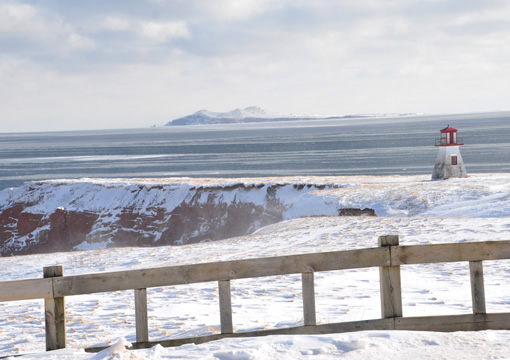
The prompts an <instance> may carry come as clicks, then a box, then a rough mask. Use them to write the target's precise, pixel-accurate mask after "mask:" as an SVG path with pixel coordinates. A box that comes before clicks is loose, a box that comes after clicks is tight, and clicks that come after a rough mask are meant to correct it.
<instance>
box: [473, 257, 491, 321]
mask: <svg viewBox="0 0 510 360" xmlns="http://www.w3.org/2000/svg"><path fill="white" fill-rule="evenodd" d="M469 274H470V279H471V299H472V304H473V314H485V313H487V311H486V309H485V287H484V284H483V265H482V262H481V261H470V262H469Z"/></svg>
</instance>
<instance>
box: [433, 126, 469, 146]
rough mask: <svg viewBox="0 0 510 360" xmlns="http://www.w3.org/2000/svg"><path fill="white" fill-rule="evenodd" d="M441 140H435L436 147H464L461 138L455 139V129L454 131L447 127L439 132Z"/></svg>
mask: <svg viewBox="0 0 510 360" xmlns="http://www.w3.org/2000/svg"><path fill="white" fill-rule="evenodd" d="M440 132H441V138H440V139H436V146H459V145H464V144H463V143H462V138H459V137H457V129H454V128H452V127H450V125H448V126H447V127H445V128H444V129H441V130H440Z"/></svg>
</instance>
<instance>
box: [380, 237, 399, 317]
mask: <svg viewBox="0 0 510 360" xmlns="http://www.w3.org/2000/svg"><path fill="white" fill-rule="evenodd" d="M398 244H399V240H398V235H387V236H379V246H380V247H386V246H390V258H391V246H398ZM379 278H380V284H381V315H382V317H383V318H392V317H401V316H402V288H401V284H400V266H398V265H395V266H381V267H379Z"/></svg>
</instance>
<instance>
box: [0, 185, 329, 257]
mask: <svg viewBox="0 0 510 360" xmlns="http://www.w3.org/2000/svg"><path fill="white" fill-rule="evenodd" d="M296 180H297V179H296ZM334 188H338V185H336V184H333V183H314V182H312V183H302V182H299V181H283V180H275V181H267V182H259V181H256V182H250V181H249V180H239V179H236V180H234V179H221V180H217V179H200V180H196V179H195V180H194V179H172V180H170V179H169V180H165V179H129V180H127V179H115V180H112V179H80V180H52V181H40V182H30V183H26V184H25V185H24V186H21V187H19V188H13V189H6V190H3V191H2V192H0V195H2V196H3V199H2V207H1V208H0V254H1V256H12V255H24V254H35V253H49V252H58V251H71V250H85V249H93V248H104V247H125V246H163V245H184V244H192V243H197V242H203V241H214V240H219V239H225V238H229V237H234V236H240V235H246V234H249V233H252V232H254V231H256V230H257V229H259V228H261V227H263V226H266V225H269V224H273V223H276V222H279V221H282V220H284V219H286V218H289V216H291V217H292V215H290V214H289V213H288V212H289V210H292V209H294V210H296V209H295V207H296V205H297V204H298V203H301V205H299V206H308V205H311V207H310V208H309V209H308V213H309V214H310V215H338V214H339V211H338V209H337V207H336V205H337V204H336V203H334V202H330V203H329V204H328V201H327V200H326V202H324V201H325V199H321V198H320V197H319V198H316V197H314V196H313V195H312V193H313V192H314V191H317V190H324V189H334ZM307 204H308V205H307Z"/></svg>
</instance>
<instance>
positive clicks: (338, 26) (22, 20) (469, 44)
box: [0, 0, 510, 132]
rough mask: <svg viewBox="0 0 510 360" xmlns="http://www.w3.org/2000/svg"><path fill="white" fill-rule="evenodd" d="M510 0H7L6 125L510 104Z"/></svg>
mask: <svg viewBox="0 0 510 360" xmlns="http://www.w3.org/2000/svg"><path fill="white" fill-rule="evenodd" d="M508 19H510V2H508V1H504V0H501V1H498V0H487V1H478V0H364V1H359V0H315V1H308V0H306V1H305V0H215V1H208V0H136V1H135V0H123V1H120V0H118V1H113V0H73V1H65V0H46V1H22V0H19V1H11V0H0V49H1V51H0V120H1V121H0V132H18V131H63V130H81V129H110V128H111V129H113V128H144V127H149V126H152V125H157V126H161V125H164V124H165V123H167V122H168V121H170V120H173V119H175V118H178V117H181V116H185V115H189V114H191V113H194V112H196V111H198V110H201V109H208V110H211V111H219V112H223V111H229V110H232V109H234V108H244V107H247V106H260V107H262V108H265V109H267V110H269V111H275V112H280V113H293V114H310V115H346V114H357V113H405V112H418V113H429V114H442V113H469V112H485V111H500V110H509V109H510V106H509V105H508V95H509V86H508V79H509V78H510V26H509V25H510V24H509V20H508Z"/></svg>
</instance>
